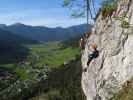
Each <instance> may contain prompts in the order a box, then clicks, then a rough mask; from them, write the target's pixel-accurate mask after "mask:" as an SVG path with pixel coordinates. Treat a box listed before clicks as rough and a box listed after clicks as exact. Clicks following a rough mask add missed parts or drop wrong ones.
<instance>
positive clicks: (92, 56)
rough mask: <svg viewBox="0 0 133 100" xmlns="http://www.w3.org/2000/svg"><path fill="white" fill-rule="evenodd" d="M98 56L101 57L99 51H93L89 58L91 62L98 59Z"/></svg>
mask: <svg viewBox="0 0 133 100" xmlns="http://www.w3.org/2000/svg"><path fill="white" fill-rule="evenodd" d="M98 56H99V51H98V50H95V51H93V52H92V53H91V54H89V55H88V58H89V59H90V60H92V59H95V58H97V57H98Z"/></svg>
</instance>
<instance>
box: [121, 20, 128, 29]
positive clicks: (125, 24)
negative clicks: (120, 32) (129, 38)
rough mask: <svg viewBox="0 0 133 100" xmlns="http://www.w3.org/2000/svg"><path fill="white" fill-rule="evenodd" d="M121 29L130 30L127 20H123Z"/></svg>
mask: <svg viewBox="0 0 133 100" xmlns="http://www.w3.org/2000/svg"><path fill="white" fill-rule="evenodd" d="M121 27H122V28H129V22H128V21H126V20H122V22H121Z"/></svg>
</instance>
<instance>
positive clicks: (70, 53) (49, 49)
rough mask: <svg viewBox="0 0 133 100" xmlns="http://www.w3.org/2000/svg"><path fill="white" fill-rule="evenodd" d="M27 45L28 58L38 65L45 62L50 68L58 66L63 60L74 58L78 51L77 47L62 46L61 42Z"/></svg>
mask: <svg viewBox="0 0 133 100" xmlns="http://www.w3.org/2000/svg"><path fill="white" fill-rule="evenodd" d="M29 47H30V53H31V55H30V56H29V60H31V61H34V62H36V64H38V66H42V65H44V64H47V65H48V66H50V67H51V68H58V67H59V66H61V65H62V64H64V62H67V61H69V60H72V59H75V57H76V55H79V53H80V50H79V49H78V48H72V47H68V48H63V46H62V44H60V43H58V42H55V43H47V44H40V45H31V46H29Z"/></svg>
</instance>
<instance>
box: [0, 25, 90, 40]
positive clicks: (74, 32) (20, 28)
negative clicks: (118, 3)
mask: <svg viewBox="0 0 133 100" xmlns="http://www.w3.org/2000/svg"><path fill="white" fill-rule="evenodd" d="M0 28H1V29H3V30H6V31H10V32H12V33H14V34H16V35H19V36H22V37H25V38H29V39H32V40H37V41H39V42H49V41H63V40H67V39H70V38H73V37H75V36H78V35H81V34H83V33H85V32H86V31H87V30H91V28H92V25H89V26H88V28H87V25H86V24H81V25H76V26H71V27H68V28H62V27H56V28H48V27H45V26H30V25H25V24H21V23H15V24H12V25H5V24H0Z"/></svg>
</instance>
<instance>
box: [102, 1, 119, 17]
mask: <svg viewBox="0 0 133 100" xmlns="http://www.w3.org/2000/svg"><path fill="white" fill-rule="evenodd" d="M116 10H117V4H116V3H115V2H113V1H112V0H111V1H109V0H105V1H103V3H102V8H101V11H102V16H103V17H104V18H106V17H108V16H110V17H111V16H112V14H113V12H115V11H116Z"/></svg>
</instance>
